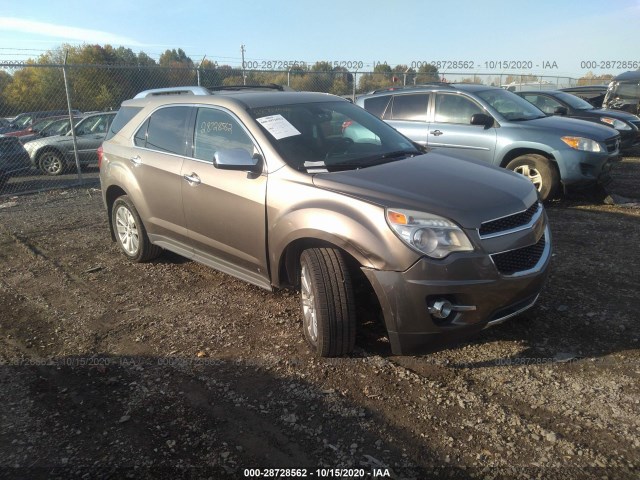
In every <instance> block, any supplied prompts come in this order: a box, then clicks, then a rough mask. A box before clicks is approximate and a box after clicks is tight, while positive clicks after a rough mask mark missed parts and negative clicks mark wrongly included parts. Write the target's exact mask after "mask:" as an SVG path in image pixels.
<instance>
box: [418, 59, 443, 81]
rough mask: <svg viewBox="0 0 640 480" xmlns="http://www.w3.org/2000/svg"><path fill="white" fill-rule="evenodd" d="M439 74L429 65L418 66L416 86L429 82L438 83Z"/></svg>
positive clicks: (433, 66) (436, 69)
mask: <svg viewBox="0 0 640 480" xmlns="http://www.w3.org/2000/svg"><path fill="white" fill-rule="evenodd" d="M439 81H440V73H438V67H436V66H435V65H431V64H430V63H428V64H425V65H422V66H420V68H418V73H417V75H416V84H417V85H420V84H422V83H429V82H439Z"/></svg>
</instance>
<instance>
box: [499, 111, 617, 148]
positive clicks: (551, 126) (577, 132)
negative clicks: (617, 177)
mask: <svg viewBox="0 0 640 480" xmlns="http://www.w3.org/2000/svg"><path fill="white" fill-rule="evenodd" d="M509 123H510V125H513V124H522V125H523V126H525V127H527V128H539V129H544V130H546V131H547V132H548V131H549V130H553V131H554V132H555V133H557V134H558V136H560V137H562V136H574V137H576V136H578V137H586V138H590V139H592V140H597V141H599V142H604V141H605V140H607V139H609V138H611V137H615V136H616V135H618V132H617V131H616V130H614V129H613V128H610V127H607V126H604V125H598V124H597V123H594V122H588V121H586V120H578V119H577V118H566V117H557V116H553V117H544V118H536V119H534V120H526V121H523V122H509Z"/></svg>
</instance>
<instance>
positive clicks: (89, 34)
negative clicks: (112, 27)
mask: <svg viewBox="0 0 640 480" xmlns="http://www.w3.org/2000/svg"><path fill="white" fill-rule="evenodd" d="M0 30H5V31H7V30H13V31H16V32H22V33H29V34H35V35H42V36H46V37H54V38H57V39H60V40H62V41H77V40H79V41H82V42H87V43H99V44H107V43H108V44H111V45H127V46H143V44H142V43H140V42H138V41H136V40H134V39H132V38H128V37H123V36H120V35H115V34H113V33H109V32H103V31H100V30H90V29H87V28H76V27H68V26H66V25H56V24H53V23H46V22H36V21H33V20H24V19H21V18H15V17H0Z"/></svg>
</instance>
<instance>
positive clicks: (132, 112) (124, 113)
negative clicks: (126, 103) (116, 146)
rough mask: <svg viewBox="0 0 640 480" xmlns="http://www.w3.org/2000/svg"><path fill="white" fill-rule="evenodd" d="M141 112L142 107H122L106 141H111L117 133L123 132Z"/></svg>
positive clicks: (112, 123)
mask: <svg viewBox="0 0 640 480" xmlns="http://www.w3.org/2000/svg"><path fill="white" fill-rule="evenodd" d="M140 110H142V107H121V108H120V110H118V113H117V114H116V118H114V119H113V122H111V128H109V131H108V132H107V136H106V137H105V140H109V139H110V138H111V137H113V136H114V135H115V134H116V133H118V132H119V131H120V130H122V128H123V127H124V126H125V125H126V124H127V123H129V121H130V120H131V119H132V118H133V117H135V116H136V114H137V113H138V112H139V111H140Z"/></svg>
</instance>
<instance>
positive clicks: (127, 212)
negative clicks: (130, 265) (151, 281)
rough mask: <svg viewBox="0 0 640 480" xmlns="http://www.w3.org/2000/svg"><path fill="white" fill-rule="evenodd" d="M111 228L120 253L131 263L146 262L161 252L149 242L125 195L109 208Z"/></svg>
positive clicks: (137, 216)
mask: <svg viewBox="0 0 640 480" xmlns="http://www.w3.org/2000/svg"><path fill="white" fill-rule="evenodd" d="M111 228H112V229H113V233H114V235H115V237H116V242H118V246H119V247H120V250H122V253H124V255H125V256H126V257H127V258H128V259H129V260H131V261H133V262H138V263H140V262H148V261H149V260H153V259H154V258H156V257H157V256H158V255H160V253H161V252H162V249H161V248H160V247H158V246H157V245H154V244H152V243H151V241H150V240H149V236H148V235H147V231H146V229H145V228H144V225H143V223H142V220H141V219H140V215H139V214H138V211H137V210H136V208H135V207H134V206H133V203H132V202H131V200H129V197H128V196H127V195H123V196H121V197H118V198H117V199H116V201H115V202H113V207H112V208H111Z"/></svg>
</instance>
